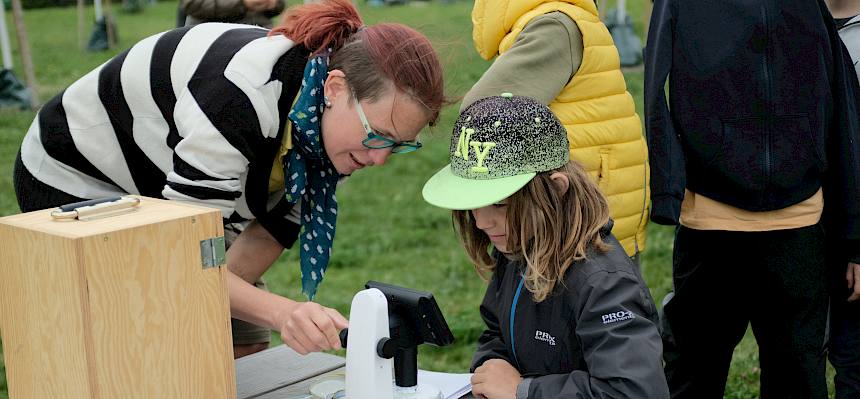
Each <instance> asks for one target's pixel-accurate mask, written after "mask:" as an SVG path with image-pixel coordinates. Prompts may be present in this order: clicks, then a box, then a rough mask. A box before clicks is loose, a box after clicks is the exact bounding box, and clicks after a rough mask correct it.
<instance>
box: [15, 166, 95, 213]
mask: <svg viewBox="0 0 860 399" xmlns="http://www.w3.org/2000/svg"><path fill="white" fill-rule="evenodd" d="M12 184H13V185H14V186H15V197H16V198H17V199H18V207H19V208H21V212H30V211H38V210H40V209H47V208H54V207H57V206H60V205H65V204H71V203H73V202H79V201H83V200H84V199H83V198H78V197H75V196H73V195H70V194H67V193H65V192H63V191H60V190H57V189H56V188H53V187H51V186H49V185H47V184H45V183H42V182H41V181H39V180H38V179H36V178H35V177H33V175H32V174H31V173H30V171H28V170H27V168H26V167H24V163H23V162H22V161H21V151H18V156H17V157H16V158H15V169H14V171H13V172H12Z"/></svg>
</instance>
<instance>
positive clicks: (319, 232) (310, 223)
mask: <svg viewBox="0 0 860 399" xmlns="http://www.w3.org/2000/svg"><path fill="white" fill-rule="evenodd" d="M327 76H328V59H327V57H325V56H319V57H315V58H313V59H311V60H310V61H309V62H308V64H307V66H305V73H304V77H303V78H302V89H301V92H299V98H298V100H296V103H295V105H293V109H292V110H290V114H289V118H290V120H291V121H293V123H294V124H295V129H293V148H292V151H290V155H289V157H285V165H284V170H285V171H286V173H285V177H286V179H285V180H286V193H285V194H284V198H285V199H286V200H287V201H288V202H290V203H292V204H295V203H296V202H298V200H299V198H301V201H302V202H301V204H302V205H301V207H302V229H301V232H300V233H299V235H300V241H299V242H300V244H301V249H300V259H301V262H300V263H301V267H302V292H303V293H304V294H305V295H307V296H308V299H311V300H313V299H314V295H316V292H317V286H318V285H319V283H320V282H321V281H322V279H323V277H324V276H325V269H326V266H328V261H329V257H330V256H331V246H332V242H333V240H334V229H335V224H336V222H337V199H336V198H335V195H334V191H335V189H336V188H337V181H338V179H339V178H340V175H339V174H338V173H337V171H336V170H335V168H334V165H332V163H331V160H330V159H329V157H328V155H326V153H325V149H324V148H323V143H322V137H321V134H322V133H321V131H320V128H321V126H320V125H321V120H322V113H323V109H324V107H325V104H324V101H323V84H324V83H325V79H326V77H327Z"/></svg>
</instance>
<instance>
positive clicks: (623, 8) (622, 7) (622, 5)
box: [616, 0, 627, 26]
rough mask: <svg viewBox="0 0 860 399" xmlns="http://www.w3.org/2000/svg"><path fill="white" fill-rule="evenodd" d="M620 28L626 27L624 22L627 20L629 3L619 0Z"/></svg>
mask: <svg viewBox="0 0 860 399" xmlns="http://www.w3.org/2000/svg"><path fill="white" fill-rule="evenodd" d="M616 15H617V16H618V21H616V22H618V26H621V25H624V20H625V19H627V1H626V0H618V14H616Z"/></svg>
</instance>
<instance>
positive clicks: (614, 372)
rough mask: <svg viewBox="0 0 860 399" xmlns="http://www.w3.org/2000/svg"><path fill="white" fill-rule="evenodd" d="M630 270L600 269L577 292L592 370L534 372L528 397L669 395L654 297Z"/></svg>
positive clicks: (579, 329) (580, 332)
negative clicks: (656, 322)
mask: <svg viewBox="0 0 860 399" xmlns="http://www.w3.org/2000/svg"><path fill="white" fill-rule="evenodd" d="M643 290H644V288H643V287H642V286H641V285H640V283H639V281H638V279H637V277H636V276H635V275H633V274H632V273H627V272H622V271H616V272H605V271H601V272H597V273H594V274H592V275H591V276H589V277H588V280H587V281H586V282H585V283H584V284H582V285H581V286H579V287H571V295H573V296H574V299H573V303H574V310H573V314H572V315H571V317H572V318H575V319H576V335H577V337H578V338H579V340H580V344H581V350H582V356H583V358H584V359H585V361H586V363H587V366H588V370H587V371H580V370H577V371H574V372H572V373H569V374H553V375H545V376H539V377H534V378H533V379H531V381H529V383H528V384H529V386H528V397H529V398H652V399H660V398H668V397H669V390H668V387H667V385H666V379H665V376H664V374H663V362H662V358H661V356H662V344H661V341H660V334H659V333H658V331H657V326H656V325H655V324H654V323H653V322H652V321H651V319H650V318H649V317H656V316H655V315H654V314H655V313H656V311H655V309H654V305H653V303H652V302H651V301H650V297H649V296H648V295H646V293H645V292H644V291H643Z"/></svg>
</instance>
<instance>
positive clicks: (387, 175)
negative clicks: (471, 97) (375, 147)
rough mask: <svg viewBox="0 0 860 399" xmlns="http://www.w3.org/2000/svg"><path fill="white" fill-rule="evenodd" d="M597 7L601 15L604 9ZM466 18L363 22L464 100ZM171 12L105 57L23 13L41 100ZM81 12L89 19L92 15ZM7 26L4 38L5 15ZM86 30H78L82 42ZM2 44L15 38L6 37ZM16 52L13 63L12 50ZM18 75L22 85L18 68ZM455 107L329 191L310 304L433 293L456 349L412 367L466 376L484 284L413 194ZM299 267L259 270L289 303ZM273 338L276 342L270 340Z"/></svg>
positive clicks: (144, 28) (471, 66) (151, 26)
mask: <svg viewBox="0 0 860 399" xmlns="http://www.w3.org/2000/svg"><path fill="white" fill-rule="evenodd" d="M297 1H298V0H297ZM297 1H292V2H291V3H296V2H297ZM601 3H604V4H603V5H602V6H604V7H605V6H608V5H611V3H613V2H606V1H602V2H601ZM607 3H608V4H607ZM644 4H645V2H644V1H634V2H628V7H629V8H630V12H631V14H632V15H633V16H634V18H633V22H634V25H635V27H636V29H637V31H638V32H639V33H640V34H642V32H643V29H644V27H643V25H644V19H643V17H642V13H643V12H644V10H643V9H644V7H645V5H644ZM115 8H116V7H115ZM470 10H471V2H453V3H452V4H447V5H445V4H439V3H423V2H415V3H412V4H410V5H408V6H400V7H385V8H368V7H362V13H363V15H364V17H365V21H366V22H367V23H368V24H372V23H375V22H380V21H395V22H402V23H405V24H408V25H411V26H413V27H415V28H417V29H419V30H420V31H422V32H424V33H425V34H427V35H428V36H429V37H430V38H431V40H432V41H433V42H434V44H435V46H436V48H437V50H438V51H439V52H440V54H441V56H442V60H443V62H444V63H445V68H446V70H445V78H446V86H447V92H448V95H449V96H450V97H451V98H452V99H457V98H459V97H460V96H462V95H463V94H464V93H465V92H466V90H468V88H469V87H470V86H471V84H472V83H474V82H475V81H476V80H477V79H478V78H479V77H480V76H481V74H482V73H483V71H484V70H485V69H486V68H487V66H488V65H489V63H488V62H487V61H484V60H482V59H480V57H478V55H477V54H476V52H475V50H474V49H473V48H472V40H471V20H470ZM175 11H176V3H174V2H165V3H158V4H156V5H154V6H151V7H148V8H147V9H146V10H145V12H143V13H141V14H135V15H128V14H118V15H117V25H118V31H119V38H120V43H119V46H118V48H117V49H116V50H114V51H111V52H106V53H99V54H92V53H87V52H84V51H81V50H79V45H78V43H79V39H78V36H77V33H76V32H77V15H76V12H75V10H74V9H73V8H64V9H41V10H28V11H26V24H27V28H28V34H29V38H30V43H31V47H32V52H33V59H34V63H35V65H36V75H37V78H38V80H39V90H38V91H39V95H40V97H41V100H42V101H43V102H44V101H47V100H48V99H50V98H51V97H53V96H54V95H56V94H57V93H58V92H59V91H60V90H62V89H63V88H64V87H66V86H67V85H69V84H71V83H72V82H73V81H74V80H75V79H77V78H78V77H81V76H83V75H84V74H85V73H86V72H88V71H89V70H91V69H93V68H94V67H96V66H97V65H99V64H101V63H102V62H104V61H105V60H107V59H109V58H110V57H111V56H112V55H113V54H116V53H117V52H119V51H121V50H123V49H125V48H127V47H129V46H131V45H132V44H134V43H135V42H137V41H138V40H140V39H142V38H144V37H146V36H148V35H150V34H153V33H156V32H160V31H163V30H167V29H169V28H171V27H172V25H173V23H174V19H175ZM9 14H11V13H9ZM87 15H88V16H91V15H92V10H91V9H90V10H88V12H87ZM8 24H9V26H10V32H11V33H12V34H13V35H14V29H12V24H11V19H9V23H8ZM90 27H91V26H90V24H89V23H88V24H87V34H88V33H89V29H90ZM12 41H13V43H14V42H15V38H14V36H13V37H12ZM15 56H16V62H17V53H16V54H15ZM16 69H17V74H18V76H19V77H21V78H23V73H22V72H21V70H20V63H18V64H17V65H16ZM625 75H626V77H627V79H628V84H629V87H630V91H631V93H633V95H634V97H635V98H636V101H637V108H638V109H639V110H640V113H641V109H642V79H643V74H642V72H641V70H638V71H637V70H633V71H629V72H626V73H625ZM456 111H457V105H456V104H455V105H453V106H451V107H449V108H448V109H446V110H445V111H444V112H443V113H442V116H441V120H440V123H439V125H438V126H437V127H436V128H434V129H433V131H432V132H430V134H426V135H425V136H424V137H425V141H426V147H425V149H422V150H421V151H418V152H415V153H411V154H407V155H401V156H393V157H391V158H390V159H389V162H388V165H387V166H386V167H384V168H372V169H371V170H366V171H361V172H359V173H357V174H356V175H355V176H353V177H352V178H350V180H349V182H348V184H345V185H343V186H342V188H341V189H340V190H339V191H338V197H339V200H340V204H341V206H340V211H341V213H340V221H339V223H338V239H337V240H336V245H335V247H334V249H333V254H334V256H333V257H332V262H331V265H330V269H329V273H327V274H326V275H327V278H326V280H325V283H324V284H323V285H322V286H321V287H320V291H319V294H318V301H319V302H320V303H322V304H324V305H326V306H332V307H335V308H337V309H338V310H340V311H341V312H342V313H344V314H348V312H349V304H350V301H351V299H352V296H353V294H354V293H355V292H356V291H358V290H360V289H362V288H363V284H364V283H365V282H366V281H367V280H371V279H372V280H378V281H384V282H389V283H393V284H399V285H404V286H408V287H414V288H417V289H422V290H427V291H431V292H433V293H434V294H435V296H436V298H437V299H438V301H439V304H440V306H441V307H442V309H443V312H444V313H445V316H446V318H447V320H448V323H449V325H450V327H451V329H452V331H453V333H454V335H455V337H456V340H457V341H456V343H455V345H454V346H452V347H447V348H444V349H438V348H427V347H422V349H421V356H420V357H419V361H420V366H421V367H422V368H426V369H433V370H442V371H454V372H464V371H466V370H467V368H468V365H469V360H470V358H471V355H472V352H473V350H474V346H475V340H476V338H477V337H478V335H479V334H480V332H481V331H482V329H483V323H482V322H481V319H480V317H479V315H478V305H479V303H480V300H481V298H482V296H483V292H484V287H485V284H484V283H483V281H482V280H481V279H480V278H478V276H477V275H476V273H475V272H474V271H473V269H472V266H471V265H470V263H469V262H468V261H467V259H466V257H465V256H464V254H463V251H462V250H461V249H460V246H459V245H458V243H457V241H456V238H455V235H454V232H453V230H452V228H451V220H450V215H449V213H448V212H446V211H443V210H441V209H437V208H434V207H431V206H429V205H427V204H425V203H424V201H423V200H422V199H421V194H420V193H421V187H422V186H423V184H424V182H425V181H426V180H427V178H429V177H430V176H431V175H432V174H433V173H434V172H435V171H436V170H438V169H439V168H441V167H442V166H444V165H445V164H446V163H447V159H448V154H447V148H448V140H449V138H450V128H451V126H452V124H453V121H454V120H455V119H456ZM33 117H34V113H32V112H18V111H11V110H2V111H0V216H2V215H9V214H14V213H17V212H18V207H17V204H16V201H15V196H14V192H13V189H12V183H11V175H12V165H13V162H14V159H15V154H16V151H17V150H18V146H19V144H20V141H21V138H22V137H23V135H24V133H25V132H26V129H27V127H28V126H29V125H30V123H31V122H32V119H33ZM648 233H649V236H648V249H647V250H646V251H645V252H644V254H643V257H642V270H643V273H644V276H645V279H646V280H647V283H648V285H649V287H650V288H651V291H652V293H653V295H654V298H656V300H657V301H660V300H661V299H662V298H663V297H664V296H665V295H666V293H667V292H668V291H669V290H670V289H671V284H672V283H671V248H672V235H673V229H671V228H667V227H663V226H656V225H651V226H650V227H649V230H648ZM297 262H298V260H297V256H296V255H295V254H294V253H293V252H289V251H288V252H286V253H285V254H284V255H283V256H282V257H281V259H280V260H279V261H278V264H277V265H275V266H274V267H273V268H272V269H271V270H270V271H269V272H268V273H267V274H266V276H265V278H266V281H267V283H268V284H269V287H270V289H271V290H272V291H274V292H277V293H279V294H282V295H286V296H288V297H291V298H300V297H301V296H300V280H299V269H298V267H297V266H298V263H297ZM728 294H730V293H728ZM58 327H59V328H58V329H57V331H62V326H58ZM275 339H276V341H275V342H279V340H277V337H275ZM758 378H759V371H758V355H757V349H756V346H755V342H754V340H753V339H752V336H751V334H748V336H747V337H746V338H745V339H744V341H743V342H742V343H741V345H740V346H739V347H738V349H737V351H736V353H735V357H734V361H733V365H732V370H731V374H730V376H729V382H728V388H727V393H726V397H728V398H752V397H757V396H758ZM6 391H7V390H6V379H5V371H4V370H3V363H2V362H0V398H5V397H6V395H7V393H6Z"/></svg>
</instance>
